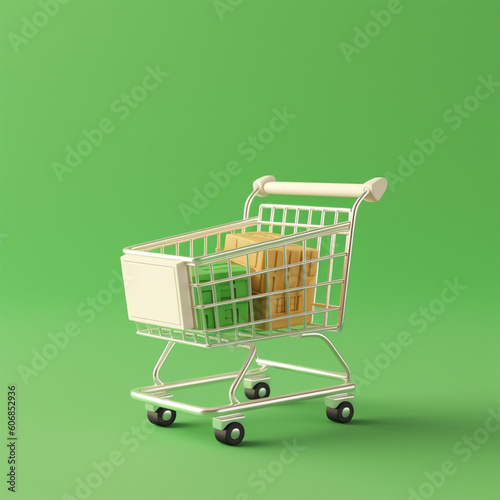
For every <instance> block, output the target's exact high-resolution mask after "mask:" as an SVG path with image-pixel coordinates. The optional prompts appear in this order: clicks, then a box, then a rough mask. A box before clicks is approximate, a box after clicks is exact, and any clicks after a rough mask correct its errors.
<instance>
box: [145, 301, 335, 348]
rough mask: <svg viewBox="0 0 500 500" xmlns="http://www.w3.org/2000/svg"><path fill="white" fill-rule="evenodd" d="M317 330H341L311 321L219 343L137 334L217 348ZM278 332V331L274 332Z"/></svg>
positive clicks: (205, 334) (178, 342)
mask: <svg viewBox="0 0 500 500" xmlns="http://www.w3.org/2000/svg"><path fill="white" fill-rule="evenodd" d="M331 310H338V307H337V308H335V309H331ZM327 311H330V309H327ZM320 312H323V311H320ZM264 321H268V320H262V321H260V323H262V322H264ZM255 323H259V322H254V323H252V324H255ZM252 324H250V323H248V325H249V326H250V327H251V326H252ZM313 329H314V331H315V332H321V331H325V332H338V331H339V328H338V326H337V325H328V326H326V327H325V326H323V325H321V324H317V323H311V324H310V325H309V326H308V329H307V330H293V331H291V332H290V331H282V329H278V330H273V333H267V332H265V333H256V334H255V336H251V335H252V334H251V333H249V336H248V337H244V338H239V339H237V340H226V339H221V340H220V341H218V342H217V343H207V342H210V339H208V340H207V342H205V343H201V342H194V341H191V340H189V341H188V340H183V339H176V338H170V337H165V336H161V335H159V334H150V333H146V332H141V331H137V332H136V334H137V335H142V336H144V337H150V338H153V339H160V340H163V341H165V340H168V341H170V342H174V343H176V344H186V345H193V346H197V347H201V348H203V349H212V348H215V347H226V346H237V345H239V344H243V343H245V344H247V343H248V342H249V341H250V342H257V341H259V340H268V339H272V338H278V337H300V336H301V335H304V334H305V333H309V332H308V330H313ZM274 332H276V333H274ZM197 333H198V334H199V335H200V336H201V335H204V336H207V337H208V336H209V335H210V334H211V333H214V332H210V331H208V332H197Z"/></svg>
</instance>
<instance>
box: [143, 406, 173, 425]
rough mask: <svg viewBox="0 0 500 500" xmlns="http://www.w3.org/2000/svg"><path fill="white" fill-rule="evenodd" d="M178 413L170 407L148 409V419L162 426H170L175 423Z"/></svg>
mask: <svg viewBox="0 0 500 500" xmlns="http://www.w3.org/2000/svg"><path fill="white" fill-rule="evenodd" d="M176 416H177V413H176V412H175V411H174V410H169V409H168V408H158V409H157V410H156V411H148V420H149V421H150V422H151V423H152V424H155V425H159V426H160V427H168V426H169V425H172V424H173V423H174V420H175V417H176Z"/></svg>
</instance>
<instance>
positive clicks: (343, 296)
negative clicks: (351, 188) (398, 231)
mask: <svg viewBox="0 0 500 500" xmlns="http://www.w3.org/2000/svg"><path fill="white" fill-rule="evenodd" d="M369 193H370V191H369V190H368V189H367V190H366V191H365V192H364V193H363V194H362V195H361V196H360V197H359V198H358V199H357V200H356V202H355V203H354V205H353V206H352V211H351V216H350V222H351V228H350V231H349V236H348V241H347V245H346V249H345V251H346V254H347V256H346V262H345V263H344V272H343V274H342V279H343V280H344V283H343V284H342V290H341V292H340V317H339V328H340V329H342V325H343V324H344V314H345V302H346V297H347V285H348V280H349V269H350V266H351V255H352V241H353V238H354V226H355V224H356V215H357V213H358V208H359V205H360V203H361V202H362V201H363V200H364V199H365V198H366V196H368V194H369ZM332 345H333V344H332Z"/></svg>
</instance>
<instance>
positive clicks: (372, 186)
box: [124, 176, 387, 445]
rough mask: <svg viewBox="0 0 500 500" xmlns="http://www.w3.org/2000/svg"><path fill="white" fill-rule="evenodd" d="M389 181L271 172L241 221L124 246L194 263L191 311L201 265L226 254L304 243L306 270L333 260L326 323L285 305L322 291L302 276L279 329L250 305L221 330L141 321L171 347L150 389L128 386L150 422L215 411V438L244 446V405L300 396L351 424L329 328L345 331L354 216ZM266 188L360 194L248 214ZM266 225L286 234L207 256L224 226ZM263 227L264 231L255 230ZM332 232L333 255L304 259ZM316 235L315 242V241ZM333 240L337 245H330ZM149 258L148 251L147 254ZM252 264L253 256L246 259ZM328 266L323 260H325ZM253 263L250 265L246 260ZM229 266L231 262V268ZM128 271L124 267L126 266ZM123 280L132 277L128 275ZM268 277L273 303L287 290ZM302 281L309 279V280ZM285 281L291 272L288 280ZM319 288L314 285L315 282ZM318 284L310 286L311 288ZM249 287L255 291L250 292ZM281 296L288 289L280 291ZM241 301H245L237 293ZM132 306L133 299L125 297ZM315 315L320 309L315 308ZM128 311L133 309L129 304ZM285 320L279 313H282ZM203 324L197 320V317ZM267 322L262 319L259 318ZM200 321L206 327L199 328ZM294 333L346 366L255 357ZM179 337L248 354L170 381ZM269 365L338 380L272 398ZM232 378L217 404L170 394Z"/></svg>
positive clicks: (347, 387) (346, 379) (344, 374)
mask: <svg viewBox="0 0 500 500" xmlns="http://www.w3.org/2000/svg"><path fill="white" fill-rule="evenodd" d="M386 186H387V181H386V180H385V179H383V178H376V179H372V180H371V181H368V182H367V183H365V184H313V183H285V182H276V181H275V179H274V177H271V176H266V177H262V178H260V179H258V180H257V181H255V183H254V190H253V192H252V193H251V194H250V196H249V197H248V198H247V201H246V203H245V206H244V213H243V219H242V220H241V221H237V222H233V223H230V224H225V225H222V226H216V227H214V228H209V229H204V230H199V231H194V232H191V233H187V234H185V235H179V236H175V237H171V238H166V239H162V240H157V241H153V242H148V243H144V244H140V245H135V246H132V247H128V248H126V249H124V253H125V255H132V256H134V255H135V256H141V255H144V254H146V253H147V255H148V256H150V255H151V253H148V252H151V251H157V250H158V249H159V253H155V254H154V257H156V258H157V259H161V258H167V259H169V260H172V259H173V260H174V261H175V260H179V261H182V262H184V263H186V265H187V266H189V267H190V268H192V269H195V271H194V274H193V275H194V276H195V278H193V283H192V284H191V290H190V291H191V296H190V299H191V304H192V308H193V315H194V313H195V312H196V309H198V310H201V311H203V310H204V309H206V306H204V305H199V304H198V305H195V300H194V299H195V295H196V288H197V287H200V286H201V285H200V283H199V282H198V281H197V278H198V271H196V269H197V266H203V265H211V264H213V262H214V259H215V261H217V260H221V259H225V260H227V261H228V262H229V261H230V260H231V259H234V258H238V257H240V258H241V257H243V256H248V255H249V253H250V252H253V253H255V252H259V251H264V252H266V263H267V255H268V254H267V252H268V251H269V250H270V249H272V248H279V247H283V248H284V249H285V247H286V245H290V244H297V243H302V244H303V248H304V262H302V263H301V264H300V265H299V266H298V268H303V269H305V265H306V264H311V263H312V264H316V263H317V265H318V266H319V265H321V264H320V263H321V262H322V261H328V258H330V259H331V262H330V261H328V262H329V264H328V265H329V272H328V278H327V280H326V281H323V282H321V283H320V285H323V286H324V287H325V288H326V301H325V304H316V302H315V303H314V307H315V309H314V311H313V314H314V317H317V314H319V315H320V317H324V321H323V322H322V324H318V323H314V322H311V324H308V323H307V321H306V317H309V316H311V317H312V316H313V314H311V311H306V309H305V307H304V310H303V311H302V312H301V313H296V314H292V313H290V306H289V304H288V301H289V297H290V293H292V292H293V291H294V290H298V291H300V290H302V293H303V300H304V306H305V300H306V299H305V294H306V292H307V289H308V288H312V289H314V294H315V296H316V295H317V293H316V291H317V287H318V286H319V285H317V284H313V285H309V286H307V285H305V281H304V282H303V283H302V285H303V286H299V285H297V288H296V289H294V288H292V289H287V290H286V302H287V305H286V314H285V315H284V316H282V319H284V320H286V321H287V326H288V327H287V328H280V329H276V330H273V329H271V330H270V331H269V332H267V333H264V332H262V331H260V330H259V326H261V325H259V322H258V321H255V318H254V314H253V312H252V310H253V306H251V307H250V311H251V312H250V316H251V317H250V318H249V321H247V322H245V323H242V324H241V325H237V327H236V328H235V327H234V326H233V327H232V328H231V326H225V327H221V326H220V324H219V320H218V319H217V318H216V320H215V321H216V328H212V329H210V328H207V325H206V324H205V320H203V321H202V323H203V324H202V325H200V324H197V325H196V326H197V327H198V328H194V329H192V330H179V329H177V330H176V329H175V328H174V329H172V328H169V327H165V326H162V325H154V324H143V323H140V322H137V327H138V329H137V333H138V334H139V335H143V336H149V337H154V338H160V339H163V340H166V341H167V345H166V347H165V348H164V350H163V352H162V353H161V355H160V357H159V359H158V361H157V363H156V365H155V367H154V369H153V385H151V386H146V387H139V388H137V389H134V390H133V391H132V392H131V396H132V398H133V399H136V400H139V401H142V402H143V403H145V405H146V409H147V410H148V418H149V420H150V421H151V422H152V423H154V424H156V425H159V426H162V427H166V426H169V425H171V424H172V423H173V421H174V420H175V418H176V412H177V411H180V412H184V413H190V414H193V415H199V416H202V415H208V414H212V415H213V419H212V425H213V427H214V430H215V436H216V438H217V440H219V441H221V442H223V443H226V444H230V445H234V444H239V443H240V442H241V441H242V439H243V437H244V433H245V431H244V427H243V421H244V418H245V417H244V415H243V414H242V413H241V412H243V411H245V412H246V411H248V410H252V409H256V408H260V407H263V406H268V405H272V404H280V403H286V402H291V401H297V400H302V399H311V398H317V397H323V396H324V397H325V403H326V412H327V416H328V418H330V419H331V420H334V421H337V422H341V423H346V422H348V421H350V420H351V418H352V416H353V413H354V408H353V406H352V403H351V401H352V399H353V397H354V396H353V394H352V391H354V389H355V384H353V383H352V381H351V373H350V370H349V367H348V365H347V363H346V362H345V360H344V358H343V357H342V356H341V354H340V353H339V351H338V350H337V348H336V347H335V345H334V344H333V343H332V341H331V340H330V339H329V338H328V337H327V336H326V335H325V333H327V332H338V331H340V330H341V329H342V326H343V323H344V312H345V303H346V296H347V287H348V280H349V269H350V262H351V255H352V244H353V237H354V227H355V222H356V216H357V212H358V208H359V206H360V204H361V202H362V201H363V200H366V201H377V200H378V199H380V198H381V197H382V195H383V193H384V191H385V189H386ZM267 194H292V195H294V194H297V195H304V194H305V195H313V196H348V197H355V198H356V200H355V202H354V204H353V205H352V208H350V209H347V208H328V207H312V206H309V205H268V204H262V205H261V206H260V210H259V216H258V217H250V215H249V214H250V209H251V205H252V202H253V201H254V199H255V198H256V197H257V196H266V195H267ZM264 209H270V210H271V216H270V218H269V219H270V220H269V221H266V220H263V217H262V214H263V210H264ZM288 209H294V210H297V212H296V215H295V221H294V222H295V224H294V223H293V222H292V223H287V222H286V213H287V212H286V211H287V210H288ZM275 210H284V212H283V220H282V222H281V223H279V222H278V221H274V220H273V214H274V211H275ZM300 210H308V211H309V216H308V218H307V223H304V224H302V225H303V226H304V227H303V228H302V229H303V230H302V231H299V230H298V229H299V228H298V220H299V215H298V214H299V213H300ZM314 210H317V211H320V213H321V215H320V220H319V223H316V224H313V223H312V213H313V211H314ZM327 212H334V221H333V224H329V225H325V214H326V213H327ZM340 213H343V214H345V215H346V217H347V220H345V221H339V214H340ZM262 225H266V226H270V227H271V229H270V231H271V232H272V229H273V228H274V227H276V226H278V227H281V228H280V229H279V230H280V232H281V237H279V238H277V239H276V240H274V241H273V242H270V243H269V242H265V243H258V244H254V245H251V246H249V247H243V248H239V249H235V250H228V251H222V252H220V253H218V254H212V255H206V254H207V241H208V238H209V237H212V236H214V235H218V236H217V244H218V245H219V242H220V235H221V234H222V232H235V231H239V230H241V231H245V229H247V228H248V227H257V228H261V227H262ZM287 226H292V229H293V231H294V232H293V234H285V233H286V231H287V230H288V229H287ZM258 230H259V229H258ZM337 234H342V235H345V237H346V238H345V248H344V250H345V251H344V252H341V253H335V248H334V247H335V235H337ZM325 237H330V238H332V241H330V247H329V248H330V250H329V251H330V254H328V255H326V256H322V255H321V253H318V255H317V257H316V258H312V259H310V260H307V259H306V258H305V250H306V240H305V238H307V239H314V241H317V242H318V244H317V245H318V249H319V247H320V243H321V238H325ZM200 238H201V239H202V241H203V242H204V249H203V255H202V256H198V257H196V256H194V252H193V241H195V240H197V239H200ZM188 241H189V242H190V243H189V245H190V248H189V253H190V255H189V257H188V256H182V255H180V251H179V248H180V245H182V244H184V243H186V242H188ZM311 241H312V240H311ZM332 242H333V243H332ZM168 247H173V248H174V249H175V250H174V252H175V253H174V254H173V255H172V254H171V255H166V254H165V253H164V249H165V248H168ZM340 257H342V258H343V267H342V278H341V279H339V280H333V279H332V266H333V259H334V258H340ZM148 258H149V257H148ZM247 262H249V261H248V257H247ZM325 265H326V264H325ZM248 266H249V264H248ZM289 268H290V264H287V262H286V258H285V261H284V262H283V264H282V266H277V267H275V268H273V271H275V270H277V271H280V270H283V272H288V271H287V270H288V269H289ZM229 269H231V265H230V266H229ZM246 271H247V274H245V275H243V277H244V278H245V277H251V276H253V275H254V274H251V273H250V272H249V267H247V269H246ZM124 275H125V271H124ZM124 277H125V280H126V279H127V277H126V276H124ZM234 278H235V276H232V272H231V271H229V277H228V278H227V279H223V280H220V281H222V282H224V281H228V282H232V281H231V280H233V279H234ZM266 279H267V288H266V293H265V294H263V296H264V299H263V300H267V301H268V302H269V301H270V300H271V298H272V297H273V295H276V294H278V293H281V294H283V290H280V291H279V292H276V291H272V290H270V289H269V279H268V278H266ZM304 280H305V278H304ZM286 281H287V285H288V278H286ZM215 283H218V281H217V280H215V279H214V274H213V268H211V279H210V281H209V282H208V284H207V283H205V284H204V286H205V287H207V286H212V289H213V290H215V288H213V286H214V284H215ZM334 285H338V286H340V297H339V304H338V306H337V305H335V306H331V305H330V302H329V293H330V290H331V288H332V286H334ZM315 287H316V288H315ZM312 291H313V290H311V292H312ZM249 293H251V292H249ZM283 295H284V294H283ZM240 300H241V299H240ZM237 303H238V298H236V297H235V296H234V292H231V298H230V300H225V301H223V302H216V305H225V306H227V307H232V308H233V310H234V311H235V310H236V309H235V308H236V305H237ZM127 305H129V304H128V301H127ZM316 306H322V307H321V308H320V309H319V311H320V312H319V313H317V311H316ZM316 313H317V314H316ZM334 313H335V314H337V315H338V321H337V322H336V324H329V318H330V315H331V314H334ZM129 315H130V308H129ZM297 316H298V317H300V318H302V317H303V325H302V327H300V326H299V327H298V328H292V327H291V325H292V321H293V320H294V319H296V317H297ZM280 319H281V318H280ZM197 323H199V321H198V322H197ZM261 323H262V321H261ZM200 326H201V328H200ZM283 336H290V337H293V338H297V339H307V338H316V339H320V340H321V341H322V343H323V344H324V345H326V347H327V348H328V350H329V351H330V352H331V354H332V355H333V356H334V358H335V361H336V363H337V364H338V365H340V367H341V370H342V371H331V370H323V369H316V368H311V367H307V366H302V365H296V364H289V363H284V362H281V361H275V360H269V359H263V358H260V357H259V356H257V347H256V345H255V343H256V342H257V341H259V340H266V339H270V338H276V337H283ZM176 343H182V344H189V345H197V346H199V347H204V348H213V347H221V346H233V347H235V348H244V349H246V350H248V354H247V356H246V359H245V361H244V363H243V365H242V367H241V369H240V370H239V371H236V372H230V373H222V374H217V375H211V376H206V377H200V378H194V379H189V380H182V381H177V382H168V383H164V382H163V381H162V380H161V378H160V370H161V368H162V366H163V365H164V363H165V362H166V360H167V358H168V356H169V355H170V353H171V352H172V350H173V347H174V346H175V344H176ZM252 364H255V365H256V366H257V367H256V368H251V366H252ZM268 368H276V369H279V370H285V371H294V372H300V373H305V374H310V375H315V376H320V377H323V378H327V379H330V380H331V379H334V380H337V381H339V383H337V384H335V385H330V386H328V387H322V388H318V389H314V390H308V391H301V392H293V393H290V394H284V395H279V396H273V397H271V396H270V388H269V381H270V377H269V376H268V375H267V369H268ZM230 380H232V383H231V385H230V387H229V391H228V398H229V402H228V403H227V404H224V405H220V406H212V407H206V406H199V405H194V404H190V403H185V402H181V401H178V400H176V399H174V398H173V394H172V392H171V391H173V390H176V389H180V388H185V387H190V386H195V385H201V384H207V383H213V382H220V381H230ZM242 386H243V387H244V389H245V395H246V396H247V397H248V398H250V399H249V400H248V401H240V400H239V399H238V397H237V395H236V392H237V390H238V388H240V387H242Z"/></svg>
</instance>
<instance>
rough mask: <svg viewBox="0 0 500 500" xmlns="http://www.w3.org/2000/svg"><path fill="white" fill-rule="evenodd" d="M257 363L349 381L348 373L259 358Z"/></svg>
mask: <svg viewBox="0 0 500 500" xmlns="http://www.w3.org/2000/svg"><path fill="white" fill-rule="evenodd" d="M255 361H256V363H257V364H259V365H262V366H272V367H273V368H281V369H282V370H290V371H294V372H303V373H310V374H312V375H319V376H321V377H331V378H338V379H341V380H347V378H348V377H347V374H346V373H339V372H332V371H328V370H317V369H316V368H308V367H307V366H301V365H292V364H289V363H281V362H279V361H271V360H268V359H261V358H257V359H256V360H255Z"/></svg>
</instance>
